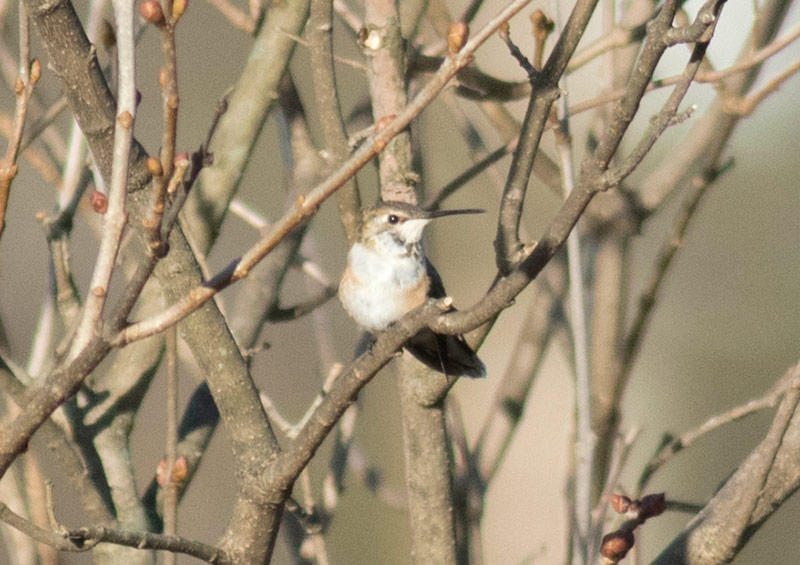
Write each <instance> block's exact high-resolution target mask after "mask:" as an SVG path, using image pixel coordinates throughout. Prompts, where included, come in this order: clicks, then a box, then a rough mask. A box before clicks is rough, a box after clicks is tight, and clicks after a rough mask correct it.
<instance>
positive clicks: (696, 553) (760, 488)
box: [653, 365, 800, 565]
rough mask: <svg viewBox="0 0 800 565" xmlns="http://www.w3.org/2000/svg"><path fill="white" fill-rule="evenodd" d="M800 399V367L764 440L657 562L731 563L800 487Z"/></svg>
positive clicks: (794, 372) (795, 372) (794, 373)
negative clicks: (798, 458)
mask: <svg viewBox="0 0 800 565" xmlns="http://www.w3.org/2000/svg"><path fill="white" fill-rule="evenodd" d="M799 401H800V365H797V366H795V367H794V370H793V374H792V377H791V386H790V387H789V388H788V389H787V390H786V392H785V394H784V397H783V401H782V402H781V404H780V406H779V407H778V411H777V413H776V414H775V418H774V419H773V420H772V426H771V427H770V429H769V431H768V432H767V435H766V437H765V438H764V440H763V441H762V442H761V443H760V444H759V445H758V446H757V447H756V448H755V449H754V450H753V451H752V452H751V453H750V455H749V456H748V457H747V459H746V460H745V461H744V462H743V463H742V464H741V465H740V466H739V468H738V469H737V470H736V472H735V473H734V474H733V475H732V476H731V477H730V478H729V479H728V480H727V481H726V482H725V485H724V486H723V487H722V488H721V489H720V490H719V491H718V492H717V493H716V495H715V496H714V498H712V499H711V501H710V502H709V503H708V504H707V505H706V506H705V508H703V510H702V511H701V512H700V514H698V515H697V516H695V518H694V519H693V520H692V521H691V522H689V523H688V524H687V525H686V527H685V528H684V529H683V531H682V532H681V533H680V534H678V536H677V537H676V538H675V539H674V540H672V542H671V543H670V544H669V545H668V546H667V548H666V549H664V551H663V552H662V553H661V554H660V555H659V556H658V557H657V558H656V559H655V561H653V563H655V564H657V565H661V564H666V563H676V562H681V563H687V564H689V565H695V564H700V563H722V562H728V561H731V560H732V559H733V558H734V557H735V556H736V554H737V553H738V552H739V550H740V549H741V548H742V547H743V546H744V544H745V543H747V540H748V539H750V537H751V536H752V535H753V534H754V533H755V532H756V531H757V530H758V529H759V527H760V526H761V524H763V522H764V521H765V520H766V519H767V518H769V517H770V516H771V515H772V514H773V513H774V512H775V510H776V509H777V508H778V507H779V506H780V503H781V502H782V501H783V500H785V499H786V498H787V497H788V496H789V495H790V494H791V493H792V492H794V491H795V490H796V489H797V487H798V485H800V470H798V468H797V464H796V457H797V452H798V449H800V412H798V410H797V407H798V402H799ZM791 460H794V463H791V462H790V461H791Z"/></svg>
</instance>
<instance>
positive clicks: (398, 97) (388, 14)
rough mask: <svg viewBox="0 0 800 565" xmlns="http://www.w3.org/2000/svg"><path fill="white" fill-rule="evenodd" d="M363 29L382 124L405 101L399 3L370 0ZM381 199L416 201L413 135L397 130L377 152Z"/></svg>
mask: <svg viewBox="0 0 800 565" xmlns="http://www.w3.org/2000/svg"><path fill="white" fill-rule="evenodd" d="M363 31H364V33H362V36H361V37H360V38H359V39H361V45H362V48H363V50H364V54H365V55H366V57H367V81H368V83H369V93H370V100H371V103H372V116H373V118H374V119H375V122H376V123H377V124H378V127H380V124H381V123H383V122H384V121H386V120H388V119H390V118H394V117H395V116H396V115H397V114H398V113H399V112H400V110H401V109H402V108H403V107H405V105H406V100H407V96H406V83H405V79H406V65H405V60H406V55H405V42H404V41H403V37H402V35H401V32H400V21H399V14H398V12H397V5H396V4H395V2H393V1H392V0H378V1H375V2H367V4H366V6H365V10H364V28H363ZM378 167H379V176H380V181H381V199H383V200H395V201H399V202H408V203H409V204H416V203H417V195H416V193H415V192H414V188H415V185H416V180H417V178H416V176H415V175H414V173H413V169H412V156H411V135H410V133H409V131H408V129H405V130H403V131H401V132H400V133H398V134H397V135H396V136H395V137H394V139H392V140H391V141H390V142H389V143H387V144H386V149H385V150H384V151H382V152H381V154H380V155H379V156H378Z"/></svg>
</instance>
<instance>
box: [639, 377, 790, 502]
mask: <svg viewBox="0 0 800 565" xmlns="http://www.w3.org/2000/svg"><path fill="white" fill-rule="evenodd" d="M795 372H796V369H795V368H792V369H790V370H789V371H787V372H786V373H785V374H784V375H783V376H782V377H781V378H780V379H779V380H778V382H777V383H775V384H774V385H773V386H772V387H771V388H770V390H768V391H767V392H766V393H765V394H764V395H763V396H761V397H760V398H756V399H754V400H750V401H748V402H745V403H744V404H741V405H739V406H736V407H734V408H731V409H730V410H726V411H725V412H722V413H721V414H717V415H716V416H712V417H711V418H709V419H708V420H706V421H705V422H703V423H702V424H701V425H699V426H698V427H696V428H694V429H691V430H689V431H687V432H685V433H684V434H682V435H681V436H680V437H677V438H674V439H671V440H669V441H668V442H667V443H665V444H663V445H661V447H659V449H658V452H657V453H656V454H655V455H653V457H651V458H650V461H648V462H647V464H646V465H645V467H644V469H643V470H642V473H641V475H640V476H639V480H638V481H637V492H642V491H643V490H644V488H645V487H646V486H647V483H648V482H649V481H650V478H651V477H652V476H653V475H654V474H655V473H656V472H657V471H658V470H659V469H661V467H663V466H664V465H665V464H666V463H667V462H668V461H669V460H670V459H672V457H673V456H675V455H677V454H678V453H680V452H681V451H683V450H684V449H686V448H687V447H690V446H691V445H692V444H693V443H694V442H695V441H697V440H698V439H700V438H701V437H702V436H704V435H705V434H707V433H709V432H712V431H714V430H716V429H717V428H720V427H722V426H725V425H727V424H730V423H731V422H735V421H736V420H740V419H742V418H744V417H746V416H749V415H750V414H753V413H755V412H758V411H759V410H764V409H766V408H774V407H775V405H776V404H777V403H778V401H779V400H780V399H781V397H782V396H783V395H784V394H785V393H786V391H787V390H788V389H789V388H790V387H792V386H796V384H797V383H796V380H797V377H796V375H795V374H794V373H795Z"/></svg>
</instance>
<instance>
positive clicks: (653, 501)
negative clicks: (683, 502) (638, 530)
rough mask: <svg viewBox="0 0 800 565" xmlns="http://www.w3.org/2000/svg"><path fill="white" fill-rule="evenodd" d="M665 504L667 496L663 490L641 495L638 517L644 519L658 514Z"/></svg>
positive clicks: (662, 510)
mask: <svg viewBox="0 0 800 565" xmlns="http://www.w3.org/2000/svg"><path fill="white" fill-rule="evenodd" d="M666 506H667V497H666V496H664V493H663V492H660V493H658V494H648V495H647V496H645V497H642V500H641V509H640V511H639V518H640V519H641V520H642V521H644V520H647V519H648V518H652V517H653V516H658V515H659V514H662V513H663V512H664V509H665V508H666Z"/></svg>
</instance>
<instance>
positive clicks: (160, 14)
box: [139, 0, 164, 27]
mask: <svg viewBox="0 0 800 565" xmlns="http://www.w3.org/2000/svg"><path fill="white" fill-rule="evenodd" d="M139 15H140V16H142V19H143V20H144V21H146V22H147V23H149V24H153V25H155V26H158V27H161V26H163V25H164V11H163V10H162V9H161V2H159V1H158V0H147V1H146V2H142V3H141V4H139Z"/></svg>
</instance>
